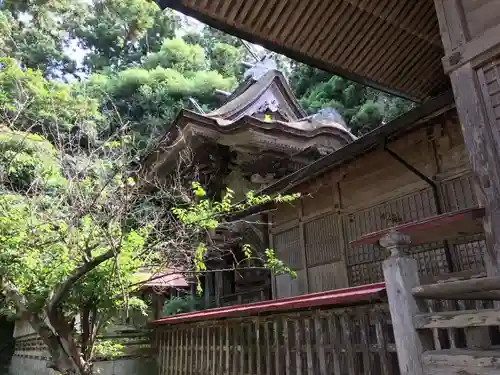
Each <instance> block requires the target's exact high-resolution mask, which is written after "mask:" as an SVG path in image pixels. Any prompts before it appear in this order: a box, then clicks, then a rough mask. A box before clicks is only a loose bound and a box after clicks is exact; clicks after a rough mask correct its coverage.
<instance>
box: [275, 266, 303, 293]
mask: <svg viewBox="0 0 500 375" xmlns="http://www.w3.org/2000/svg"><path fill="white" fill-rule="evenodd" d="M305 276H306V273H305V271H304V270H299V271H297V277H295V278H292V277H291V276H290V275H288V274H285V275H278V276H276V296H275V298H286V297H295V296H300V295H302V294H305V293H306V288H305Z"/></svg>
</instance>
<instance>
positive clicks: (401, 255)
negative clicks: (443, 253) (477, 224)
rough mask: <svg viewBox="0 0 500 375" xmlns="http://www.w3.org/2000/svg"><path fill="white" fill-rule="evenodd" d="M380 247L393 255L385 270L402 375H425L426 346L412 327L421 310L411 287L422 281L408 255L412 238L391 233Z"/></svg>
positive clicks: (413, 261) (414, 262) (384, 266)
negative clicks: (423, 360)
mask: <svg viewBox="0 0 500 375" xmlns="http://www.w3.org/2000/svg"><path fill="white" fill-rule="evenodd" d="M379 244H380V245H381V246H382V247H384V248H386V249H387V250H389V251H390V252H391V255H390V257H389V258H388V259H387V260H385V261H384V263H383V265H382V268H383V271H384V278H385V284H386V289H387V298H388V300H389V309H390V312H391V319H392V326H393V329H394V339H395V342H396V350H397V354H398V361H399V368H400V371H401V375H423V374H424V372H423V368H422V361H421V357H422V352H423V344H422V342H421V338H420V336H419V334H418V332H417V331H416V330H415V327H414V325H413V317H414V316H415V314H417V313H418V312H419V307H418V305H417V301H416V300H415V298H414V297H413V295H412V288H414V287H416V286H418V285H419V284H420V281H419V276H418V267H417V261H416V260H415V259H413V258H411V257H409V256H408V254H407V249H408V246H409V245H410V237H409V236H408V235H405V234H403V233H399V232H395V231H391V232H389V233H388V234H386V235H385V236H384V237H382V238H381V239H380V241H379Z"/></svg>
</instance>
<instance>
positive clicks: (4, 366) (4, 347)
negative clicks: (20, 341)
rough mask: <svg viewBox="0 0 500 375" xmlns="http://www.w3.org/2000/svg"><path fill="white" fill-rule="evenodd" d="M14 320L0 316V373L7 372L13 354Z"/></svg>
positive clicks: (4, 374)
mask: <svg viewBox="0 0 500 375" xmlns="http://www.w3.org/2000/svg"><path fill="white" fill-rule="evenodd" d="M13 333H14V322H13V321H11V320H8V319H7V318H5V317H3V316H0V375H6V374H8V370H9V365H10V360H11V359H12V355H13V354H14V337H13Z"/></svg>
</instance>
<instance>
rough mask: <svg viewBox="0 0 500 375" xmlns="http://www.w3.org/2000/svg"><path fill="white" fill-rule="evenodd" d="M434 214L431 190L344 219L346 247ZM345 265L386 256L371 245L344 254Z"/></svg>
mask: <svg viewBox="0 0 500 375" xmlns="http://www.w3.org/2000/svg"><path fill="white" fill-rule="evenodd" d="M435 214H436V208H435V202H434V198H433V196H432V191H431V190H430V189H427V190H422V191H419V192H417V193H414V194H411V195H406V196H404V197H401V198H399V199H395V200H392V201H389V202H385V203H382V204H380V205H377V206H373V207H370V208H368V209H364V210H360V211H357V212H354V213H352V214H349V215H345V216H344V217H343V220H344V228H345V234H346V242H347V244H348V243H349V242H351V241H354V240H356V239H358V238H360V237H361V236H362V235H364V234H367V233H370V232H376V231H379V230H382V229H386V228H390V227H392V226H394V225H395V223H397V224H402V223H408V222H412V221H416V220H419V219H423V218H426V217H430V216H433V215H435ZM346 255H347V256H346V260H347V264H348V265H355V264H362V263H366V262H374V261H378V260H382V259H384V257H385V252H384V251H382V250H381V249H379V248H377V247H374V246H373V245H363V246H355V247H352V246H350V245H348V250H347V254H346Z"/></svg>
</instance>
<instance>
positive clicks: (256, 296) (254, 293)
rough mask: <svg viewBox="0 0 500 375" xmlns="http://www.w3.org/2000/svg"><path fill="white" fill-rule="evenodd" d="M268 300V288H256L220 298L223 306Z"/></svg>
mask: <svg viewBox="0 0 500 375" xmlns="http://www.w3.org/2000/svg"><path fill="white" fill-rule="evenodd" d="M266 299H268V296H267V293H266V288H254V289H249V290H244V291H242V292H238V293H233V294H226V295H224V296H222V297H220V305H221V306H232V305H241V304H247V303H252V302H259V301H265V300H266Z"/></svg>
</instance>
